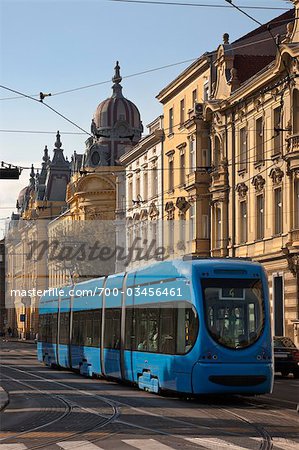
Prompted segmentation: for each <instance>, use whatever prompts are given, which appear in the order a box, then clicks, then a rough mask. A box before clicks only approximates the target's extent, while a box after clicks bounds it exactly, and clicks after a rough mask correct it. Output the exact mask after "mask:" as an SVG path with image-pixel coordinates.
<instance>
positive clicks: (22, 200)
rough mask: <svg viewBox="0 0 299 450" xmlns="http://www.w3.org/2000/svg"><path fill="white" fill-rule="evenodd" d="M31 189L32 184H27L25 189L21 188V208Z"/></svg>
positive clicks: (19, 202) (19, 200)
mask: <svg viewBox="0 0 299 450" xmlns="http://www.w3.org/2000/svg"><path fill="white" fill-rule="evenodd" d="M30 189H31V188H30V186H26V187H24V188H23V189H21V191H20V193H19V195H18V205H19V207H20V208H21V207H22V206H23V204H24V201H25V197H27V195H28V194H29V192H30Z"/></svg>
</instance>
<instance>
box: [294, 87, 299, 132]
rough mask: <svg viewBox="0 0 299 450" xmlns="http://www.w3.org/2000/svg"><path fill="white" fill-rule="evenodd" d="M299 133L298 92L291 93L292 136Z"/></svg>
mask: <svg viewBox="0 0 299 450" xmlns="http://www.w3.org/2000/svg"><path fill="white" fill-rule="evenodd" d="M297 133H299V90H298V89H294V91H293V134H297Z"/></svg>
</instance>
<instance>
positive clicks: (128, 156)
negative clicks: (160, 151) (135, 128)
mask: <svg viewBox="0 0 299 450" xmlns="http://www.w3.org/2000/svg"><path fill="white" fill-rule="evenodd" d="M163 137H164V131H163V130H155V131H154V132H153V133H151V134H150V135H148V136H145V137H144V138H143V139H141V141H139V142H138V144H137V145H135V146H134V147H133V148H132V149H131V150H129V151H128V152H126V153H125V154H124V155H122V156H121V157H120V158H119V161H120V163H121V164H123V165H124V166H127V165H128V164H130V163H131V162H132V161H134V160H135V159H137V158H139V157H140V156H142V155H143V154H144V153H147V152H148V150H149V148H150V147H154V146H155V145H157V144H160V143H161V142H162V140H163Z"/></svg>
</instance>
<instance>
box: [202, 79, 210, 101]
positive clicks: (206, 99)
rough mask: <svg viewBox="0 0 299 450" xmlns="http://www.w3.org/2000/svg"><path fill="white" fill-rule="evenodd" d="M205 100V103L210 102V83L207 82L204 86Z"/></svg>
mask: <svg viewBox="0 0 299 450" xmlns="http://www.w3.org/2000/svg"><path fill="white" fill-rule="evenodd" d="M203 99H204V101H205V102H206V101H208V100H209V81H206V82H205V84H204V86H203Z"/></svg>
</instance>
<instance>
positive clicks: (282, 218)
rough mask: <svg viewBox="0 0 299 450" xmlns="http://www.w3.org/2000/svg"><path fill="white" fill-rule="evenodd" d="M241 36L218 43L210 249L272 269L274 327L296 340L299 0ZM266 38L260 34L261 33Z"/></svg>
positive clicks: (209, 108) (210, 110) (212, 102)
mask: <svg viewBox="0 0 299 450" xmlns="http://www.w3.org/2000/svg"><path fill="white" fill-rule="evenodd" d="M293 3H294V5H295V14H296V18H297V20H295V21H294V20H293V17H294V11H291V12H288V13H286V14H284V15H283V16H282V17H280V18H276V19H275V20H274V21H272V22H270V24H269V26H270V29H271V32H272V35H275V36H276V38H275V40H273V39H272V37H271V36H270V35H269V32H268V31H267V28H266V27H261V28H259V29H258V30H255V31H253V32H252V33H249V34H248V35H247V36H245V37H244V38H243V39H242V41H243V43H246V42H247V43H250V42H252V41H253V40H255V39H257V37H258V40H262V41H263V42H262V43H261V44H258V43H256V45H254V46H250V45H248V46H246V47H241V48H236V46H237V47H239V44H240V40H239V41H237V42H235V43H233V44H232V45H230V44H229V41H228V38H227V39H226V42H224V44H223V45H221V46H219V48H218V50H217V56H216V61H215V68H216V73H215V84H214V89H213V91H212V92H211V95H210V98H209V101H208V102H207V103H206V105H205V109H204V118H205V120H206V121H207V122H209V123H210V124H211V131H210V135H211V146H212V167H213V170H212V173H211V185H210V193H211V223H212V227H211V255H212V256H236V257H250V258H252V259H254V260H257V261H259V262H261V263H262V264H263V265H264V267H265V269H266V271H267V274H268V280H269V286H270V294H271V295H270V298H271V310H272V318H273V332H274V334H276V335H287V336H290V337H291V338H293V339H295V341H296V342H297V344H298V343H299V335H298V331H299V329H298V324H299V322H298V318H299V310H298V308H299V303H298V286H299V282H298V276H299V270H298V267H299V266H298V250H299V247H298V245H299V239H298V236H299V231H298V227H299V222H298V217H299V203H298V198H299V197H298V194H299V180H298V173H299V145H298V144H299V63H298V57H299V22H298V16H299V1H298V0H293ZM263 36H264V39H260V37H263Z"/></svg>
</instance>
